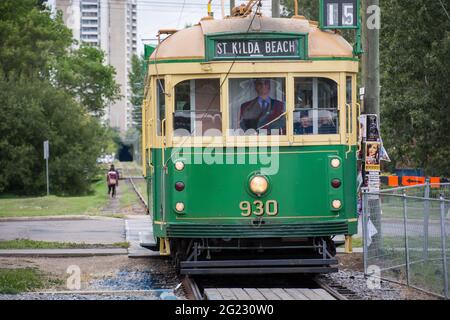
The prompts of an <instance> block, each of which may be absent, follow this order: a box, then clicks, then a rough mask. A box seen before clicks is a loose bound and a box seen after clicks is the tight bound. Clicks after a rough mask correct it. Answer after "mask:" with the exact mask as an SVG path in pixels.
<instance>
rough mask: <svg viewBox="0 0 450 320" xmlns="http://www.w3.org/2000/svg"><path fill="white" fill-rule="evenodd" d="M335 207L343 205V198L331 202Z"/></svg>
mask: <svg viewBox="0 0 450 320" xmlns="http://www.w3.org/2000/svg"><path fill="white" fill-rule="evenodd" d="M331 205H332V206H333V208H334V209H339V208H340V207H341V206H342V202H341V200H333V202H332V203H331Z"/></svg>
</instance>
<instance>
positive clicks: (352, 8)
mask: <svg viewBox="0 0 450 320" xmlns="http://www.w3.org/2000/svg"><path fill="white" fill-rule="evenodd" d="M319 9H320V28H322V29H357V28H359V0H320V8H319Z"/></svg>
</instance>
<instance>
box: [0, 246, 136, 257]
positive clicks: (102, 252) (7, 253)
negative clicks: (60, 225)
mask: <svg viewBox="0 0 450 320" xmlns="http://www.w3.org/2000/svg"><path fill="white" fill-rule="evenodd" d="M127 254H128V250H127V249H123V248H111V249H11V250H0V257H92V256H115V255H127Z"/></svg>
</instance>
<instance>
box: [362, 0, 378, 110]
mask: <svg viewBox="0 0 450 320" xmlns="http://www.w3.org/2000/svg"><path fill="white" fill-rule="evenodd" d="M371 6H376V8H377V9H376V10H377V11H376V12H375V11H372V10H371V11H369V12H370V15H368V13H367V9H368V8H369V7H371ZM372 8H375V7H372ZM362 10H363V12H362V16H363V19H362V26H361V27H362V46H363V50H364V54H363V55H362V74H363V86H364V88H365V98H364V113H366V114H376V115H378V119H380V30H379V28H378V27H377V26H374V24H373V18H374V17H373V15H375V14H379V0H362ZM368 18H370V19H371V21H368ZM378 18H379V17H378ZM375 19H377V17H375ZM368 22H369V23H368Z"/></svg>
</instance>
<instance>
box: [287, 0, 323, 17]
mask: <svg viewBox="0 0 450 320" xmlns="http://www.w3.org/2000/svg"><path fill="white" fill-rule="evenodd" d="M294 1H298V0H281V1H280V4H281V6H282V10H281V16H283V17H292V16H293V15H294ZM298 14H299V15H302V16H305V18H306V19H308V20H318V19H319V0H302V1H299V4H298Z"/></svg>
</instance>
